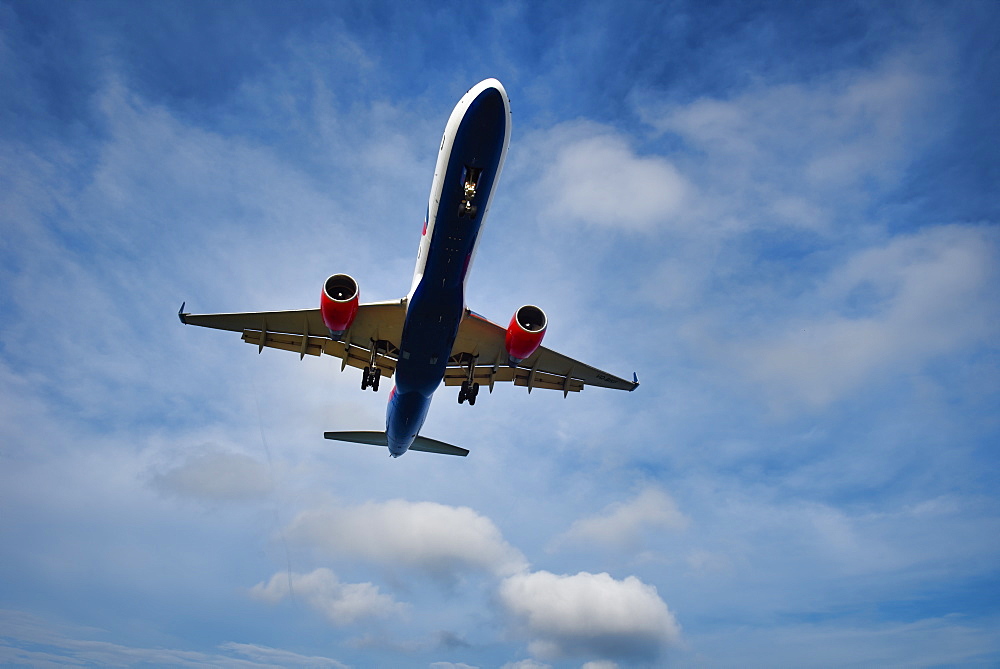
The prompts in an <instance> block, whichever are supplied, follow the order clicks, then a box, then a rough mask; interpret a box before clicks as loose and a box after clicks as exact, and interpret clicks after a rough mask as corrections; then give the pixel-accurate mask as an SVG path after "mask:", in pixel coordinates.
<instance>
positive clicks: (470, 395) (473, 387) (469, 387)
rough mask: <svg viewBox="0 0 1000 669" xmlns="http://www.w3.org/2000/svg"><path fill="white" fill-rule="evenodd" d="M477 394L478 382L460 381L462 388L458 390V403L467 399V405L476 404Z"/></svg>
mask: <svg viewBox="0 0 1000 669" xmlns="http://www.w3.org/2000/svg"><path fill="white" fill-rule="evenodd" d="M477 395H479V384H478V383H472V384H470V383H469V382H468V381H462V388H461V389H460V390H459V391H458V403H459V404H461V403H462V402H464V401H465V400H469V406H474V405H475V404H476V396H477Z"/></svg>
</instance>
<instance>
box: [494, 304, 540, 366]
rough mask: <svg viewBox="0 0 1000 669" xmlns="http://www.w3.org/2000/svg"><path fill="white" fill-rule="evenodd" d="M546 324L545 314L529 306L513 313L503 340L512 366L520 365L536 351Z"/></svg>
mask: <svg viewBox="0 0 1000 669" xmlns="http://www.w3.org/2000/svg"><path fill="white" fill-rule="evenodd" d="M548 324H549V319H548V318H546V316H545V312H544V311H542V310H541V309H539V308H538V307H535V306H532V305H530V304H526V305H524V306H523V307H521V308H520V309H518V310H517V311H515V312H514V317H513V318H511V319H510V325H508V326H507V336H506V337H505V338H504V347H505V348H506V349H507V355H508V356H509V357H510V363H511V364H512V365H517V364H520V362H521V361H522V360H524V359H525V358H528V357H530V356H531V354H532V353H534V352H535V351H537V350H538V347H539V346H541V345H542V337H544V336H545V328H546V327H548Z"/></svg>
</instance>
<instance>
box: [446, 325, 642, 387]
mask: <svg viewBox="0 0 1000 669" xmlns="http://www.w3.org/2000/svg"><path fill="white" fill-rule="evenodd" d="M506 333H507V329H506V328H504V327H503V326H500V325H497V324H496V323H493V322H492V321H489V320H487V319H485V318H483V317H482V316H480V315H479V314H477V313H475V312H472V311H468V310H466V314H465V318H463V319H462V323H461V324H460V325H459V327H458V337H456V338H455V345H454V346H453V347H452V351H451V361H450V365H451V366H449V367H448V368H447V369H446V370H445V376H444V382H445V385H449V386H458V385H461V384H462V382H463V381H465V380H466V379H467V378H468V370H469V365H470V364H471V365H474V369H473V380H474V381H475V382H476V383H479V384H480V385H483V384H488V385H489V387H490V390H491V391H492V390H493V385H494V384H495V383H496V382H498V381H499V382H505V381H510V382H513V383H514V385H517V386H527V388H528V392H531V390H532V389H534V388H548V389H552V390H561V391H563V396H566V395H568V394H569V393H571V392H579V391H581V390H583V388H584V386H599V387H601V388H615V389H619V390H628V391H632V390H635V389H636V388H637V387H638V386H639V381H638V379H636V377H635V375H633V380H632V381H628V380H626V379H622V378H619V377H617V376H615V375H614V374H609V373H608V372H604V371H602V370H600V369H597V368H595V367H591V366H590V365H587V364H584V363H582V362H580V361H578V360H574V359H573V358H570V357H567V356H565V355H562V354H561V353H556V352H555V351H553V350H551V349H548V348H545V347H544V346H540V347H539V348H538V350H537V351H535V352H534V353H532V354H531V356H530V357H528V358H527V359H525V360H523V361H522V362H521V364H520V365H519V366H517V367H508V366H507V350H506V348H505V347H504V339H505V336H506Z"/></svg>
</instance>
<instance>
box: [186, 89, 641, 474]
mask: <svg viewBox="0 0 1000 669" xmlns="http://www.w3.org/2000/svg"><path fill="white" fill-rule="evenodd" d="M510 129H511V117H510V100H509V99H508V97H507V92H506V91H505V90H504V87H503V86H502V85H501V84H500V82H499V81H497V80H496V79H486V80H484V81H481V82H479V83H478V84H476V85H475V86H473V87H472V88H471V89H470V90H469V91H468V92H467V93H466V94H465V95H464V96H463V97H462V99H461V100H459V102H458V104H457V105H456V106H455V109H454V110H453V111H452V112H451V116H450V117H449V119H448V124H447V125H446V126H445V130H444V135H443V136H442V137H441V145H440V146H439V147H438V155H437V164H436V166H435V168H434V180H433V182H432V185H431V192H430V197H429V198H428V203H427V210H426V212H425V214H424V224H423V232H422V233H421V236H420V246H419V248H418V250H417V264H416V268H415V270H414V273H413V281H412V283H411V286H410V291H409V293H408V294H407V295H406V297H404V298H402V299H398V300H391V301H387V302H372V303H367V304H361V303H360V301H359V289H358V283H357V281H355V280H354V279H353V278H352V277H350V276H348V275H347V274H334V275H332V276H330V277H329V278H328V279H327V280H326V281H325V282H324V283H323V289H322V292H321V294H320V304H319V308H318V309H299V310H294V311H263V312H249V313H225V314H191V313H185V312H184V306H185V305H184V304H181V308H180V310H179V311H178V313H177V315H178V317H179V318H180V320H181V322H182V323H184V324H187V325H199V326H202V327H209V328H215V329H219V330H229V331H233V332H241V333H242V338H243V341H245V342H247V343H248V344H253V345H256V346H257V347H258V349H257V352H258V353H260V352H261V351H263V350H264V347H269V348H276V349H282V350H286V351H293V352H297V353H298V354H299V359H300V360H301V359H303V358H304V357H305V356H306V355H307V354H308V355H314V356H320V355H332V356H335V357H337V358H340V360H341V365H340V369H341V371H342V372H343V371H344V369H346V368H347V366H348V365H350V366H351V367H356V368H359V369H362V370H363V374H362V377H361V389H362V390H365V389H367V388H371V389H372V390H373V391H376V392H377V391H378V389H379V380H380V379H381V378H382V377H392V376H393V375H394V374H395V377H396V378H395V385H394V386H393V388H392V390H391V391H390V393H389V402H388V406H387V408H386V417H385V431H384V432H376V431H355V432H326V433H324V437H325V438H327V439H333V440H338V441H347V442H353V443H361V444H371V445H376V446H387V447H388V448H389V454H390V455H391V456H392V457H394V458H397V457H399V456H401V455H403V454H404V453H406V451H408V450H410V451H424V452H430V453H441V454H446V455H458V456H466V455H468V453H469V451H468V450H467V449H464V448H461V447H458V446H453V445H451V444H446V443H444V442H441V441H437V440H434V439H430V438H427V437H424V436H422V435H420V434H419V432H420V430H421V428H422V427H423V425H424V421H425V420H426V418H427V412H428V409H429V408H430V405H431V398H432V397H433V395H434V392H435V391H436V390H437V388H438V387H439V386H440V385H441V383H442V381H443V382H444V385H446V386H459V391H458V403H459V404H462V403H464V402H468V403H469V405H470V406H471V405H474V404H475V403H476V398H477V397H478V395H479V389H480V388H481V387H482V386H483V385H486V386H488V387H489V390H490V392H491V393H492V392H493V388H494V385H495V384H496V383H498V382H512V383H513V384H514V385H517V386H524V387H527V389H528V392H529V393H530V392H531V391H532V390H533V389H535V388H545V389H554V390H561V391H562V392H563V397H566V396H568V395H569V393H571V392H579V391H581V390H582V389H583V388H584V386H588V385H590V386H599V387H603V388H614V389H620V390H628V391H633V390H635V389H636V388H637V387H638V386H639V379H638V377H637V375H636V374H635V373H633V374H632V380H631V381H628V380H626V379H622V378H619V377H617V376H615V375H613V374H609V373H608V372H604V371H601V370H599V369H596V368H594V367H591V366H590V365H586V364H584V363H582V362H578V361H577V360H574V359H572V358H569V357H567V356H564V355H562V354H559V353H556V352H555V351H552V350H550V349H547V348H545V347H543V346H541V343H542V338H543V337H544V335H545V332H546V329H547V327H548V317H547V316H546V314H545V312H544V311H542V310H541V309H540V308H539V307H537V306H534V305H525V306H522V307H520V308H519V309H518V310H517V311H516V312H515V313H514V315H513V317H512V318H511V320H510V324H509V325H508V326H507V327H506V328H505V327H503V326H501V325H498V324H496V323H493V322H491V321H489V320H487V319H486V318H484V317H483V316H480V315H479V314H477V313H475V312H473V311H471V310H469V309H468V308H467V307H466V305H465V288H466V282H467V281H468V277H469V267H470V266H471V264H472V260H473V258H474V256H475V254H476V249H477V247H478V245H479V233H480V232H481V231H482V227H483V222H484V220H485V219H486V214H487V213H488V212H489V208H490V202H491V201H492V199H493V190H494V187H495V186H496V183H497V179H498V178H499V176H500V171H501V169H502V168H503V164H504V159H505V158H506V156H507V146H508V144H509V143H510Z"/></svg>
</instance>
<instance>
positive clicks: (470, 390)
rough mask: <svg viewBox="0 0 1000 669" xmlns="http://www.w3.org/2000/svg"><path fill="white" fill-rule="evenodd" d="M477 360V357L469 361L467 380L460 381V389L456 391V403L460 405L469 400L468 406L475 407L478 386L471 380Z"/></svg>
mask: <svg viewBox="0 0 1000 669" xmlns="http://www.w3.org/2000/svg"><path fill="white" fill-rule="evenodd" d="M478 360H479V356H476V357H474V358H472V359H471V360H469V373H468V378H466V380H465V381H462V388H461V389H460V390H459V391H458V403H459V404H462V403H463V402H465V400H469V406H470V407H471V406H475V404H476V396H477V395H479V384H478V383H476V382H475V381H474V380H473V378H474V376H475V371H476V361H478Z"/></svg>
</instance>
